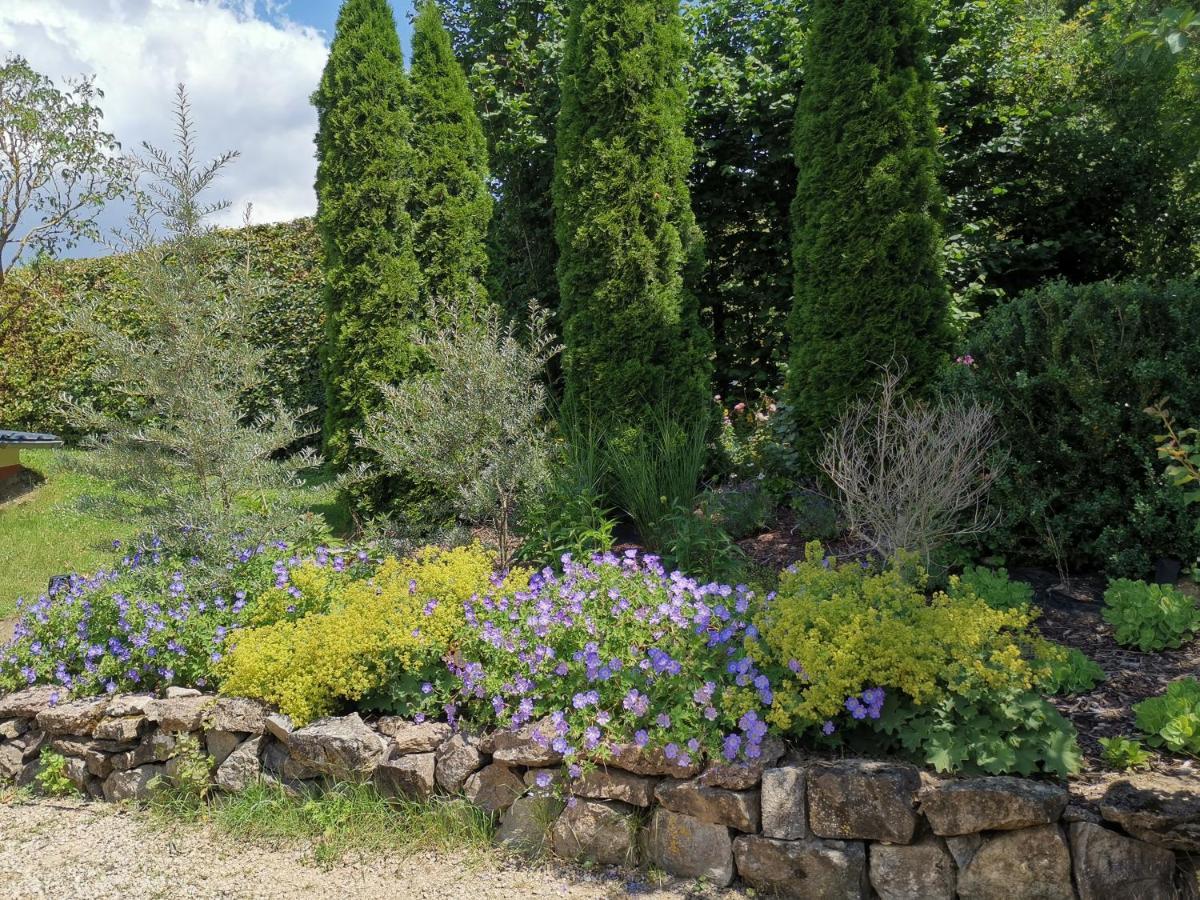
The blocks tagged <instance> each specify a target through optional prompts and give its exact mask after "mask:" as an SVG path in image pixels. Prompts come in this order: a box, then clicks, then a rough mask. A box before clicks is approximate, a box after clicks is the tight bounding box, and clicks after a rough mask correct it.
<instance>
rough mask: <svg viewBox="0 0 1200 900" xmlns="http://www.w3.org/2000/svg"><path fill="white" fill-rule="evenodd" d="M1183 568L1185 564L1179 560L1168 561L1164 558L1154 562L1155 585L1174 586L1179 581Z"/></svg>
mask: <svg viewBox="0 0 1200 900" xmlns="http://www.w3.org/2000/svg"><path fill="white" fill-rule="evenodd" d="M1182 568H1183V563H1181V562H1180V561H1179V560H1177V559H1168V558H1167V557H1165V556H1164V557H1162V558H1160V559H1156V560H1155V561H1154V583H1155V584H1174V583H1175V582H1177V581H1178V580H1179V570H1180V569H1182Z"/></svg>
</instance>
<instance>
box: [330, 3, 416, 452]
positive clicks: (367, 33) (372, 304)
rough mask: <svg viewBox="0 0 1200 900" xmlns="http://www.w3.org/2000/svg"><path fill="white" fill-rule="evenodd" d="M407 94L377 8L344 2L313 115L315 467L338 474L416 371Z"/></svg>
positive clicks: (393, 43)
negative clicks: (321, 342)
mask: <svg viewBox="0 0 1200 900" xmlns="http://www.w3.org/2000/svg"><path fill="white" fill-rule="evenodd" d="M407 92H408V84H407V78H406V77H405V74H404V60H403V56H402V55H401V51H400V37H399V35H398V34H397V32H396V23H395V20H394V19H393V17H392V11H391V8H390V7H389V6H388V2H387V0H345V3H343V5H342V9H341V12H340V13H339V15H338V20H337V29H336V32H335V34H334V38H333V44H332V46H331V47H330V50H329V61H328V62H327V63H326V64H325V71H324V73H323V74H322V76H321V84H320V86H319V87H318V88H317V90H316V92H315V93H314V94H313V98H312V102H313V105H314V106H316V108H317V121H318V130H317V138H316V143H317V183H316V188H317V229H318V231H319V232H320V235H321V242H322V247H323V251H324V269H325V307H326V320H327V326H326V327H327V332H326V348H325V359H324V373H325V384H326V395H327V400H328V407H327V410H326V416H325V430H324V442H325V452H326V454H327V456H328V457H329V458H330V460H332V461H333V462H334V463H335V464H336V465H338V466H345V465H346V464H347V463H349V462H351V461H353V460H354V459H355V458H356V457H357V456H358V454H356V453H355V452H354V449H353V442H352V436H351V432H352V430H353V429H357V428H360V427H361V426H362V424H363V421H364V418H365V417H366V415H367V413H369V412H370V411H371V410H373V409H375V408H376V407H377V405H378V403H379V399H380V398H379V391H378V388H377V384H378V383H379V382H392V383H395V382H398V381H401V380H403V378H404V376H405V375H406V374H407V373H408V372H409V371H410V370H411V369H412V367H413V366H414V364H415V363H416V361H417V359H418V354H417V352H416V348H415V347H414V345H413V342H412V334H413V329H414V327H415V325H416V324H417V322H418V321H419V306H418V304H419V299H418V269H417V262H416V257H415V256H414V254H413V226H412V219H411V217H410V215H409V213H408V209H407V202H408V200H409V187H410V179H411V149H410V147H409V144H408V141H409V135H410V121H409V115H408V112H407V109H406V102H407Z"/></svg>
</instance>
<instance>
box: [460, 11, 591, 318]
mask: <svg viewBox="0 0 1200 900" xmlns="http://www.w3.org/2000/svg"><path fill="white" fill-rule="evenodd" d="M445 9H446V20H447V24H448V26H449V28H450V31H451V34H452V36H453V39H454V48H455V50H456V51H457V53H458V58H459V59H460V60H461V61H462V63H463V67H464V68H465V69H466V70H467V76H468V80H469V82H470V85H471V91H472V93H473V94H474V96H475V100H476V104H477V107H478V110H479V116H480V118H481V120H482V122H483V129H484V132H485V133H486V135H487V142H488V155H489V157H490V160H491V170H492V176H493V179H494V184H493V188H494V190H495V192H496V208H495V212H494V215H493V216H492V220H491V227H490V228H489V230H488V257H489V264H488V289H489V293H490V294H491V297H492V299H493V301H494V302H496V303H500V304H502V305H503V307H504V311H505V313H506V314H507V315H508V316H509V317H511V318H514V319H518V320H519V319H522V318H523V317H524V316H525V314H526V313H527V312H528V311H529V306H530V304H531V303H537V304H538V305H539V306H541V307H543V308H545V309H549V310H554V311H557V310H558V305H559V304H558V281H557V278H556V276H555V265H556V263H557V261H558V247H557V245H556V243H555V240H554V225H553V222H552V215H553V209H552V203H551V198H550V193H551V192H550V186H551V183H552V181H553V179H554V157H555V149H556V148H555V136H554V133H555V122H556V121H557V119H558V107H559V85H558V69H559V64H560V63H561V61H562V53H563V38H564V35H565V33H566V29H567V10H566V4H565V3H563V2H559V0H447V2H446V3H445Z"/></svg>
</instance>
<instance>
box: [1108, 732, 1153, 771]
mask: <svg viewBox="0 0 1200 900" xmlns="http://www.w3.org/2000/svg"><path fill="white" fill-rule="evenodd" d="M1100 746H1101V747H1103V748H1104V761H1105V762H1106V763H1107V764H1108V765H1110V766H1112V767H1113V768H1114V769H1120V770H1121V771H1122V772H1128V771H1130V770H1132V769H1145V768H1149V766H1150V760H1151V758H1152V754H1151V753H1150V751H1149V750H1147V749H1146V748H1145V747H1143V746H1142V742H1141V741H1138V740H1130V739H1129V738H1123V737H1112V738H1100Z"/></svg>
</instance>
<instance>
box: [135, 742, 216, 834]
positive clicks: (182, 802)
mask: <svg viewBox="0 0 1200 900" xmlns="http://www.w3.org/2000/svg"><path fill="white" fill-rule="evenodd" d="M171 737H172V739H173V740H174V741H175V750H174V754H173V756H172V763H171V775H170V777H167V776H164V775H159V776H157V777H156V778H155V779H154V780H153V781H151V783H150V788H151V790H152V791H153V793H152V794H151V795H150V803H151V808H152V809H154V810H156V811H158V812H163V813H171V814H174V815H179V816H189V815H192V816H194V815H195V814H196V813H198V812H199V811H200V809H201V808H202V807H203V806H204V803H205V801H206V800H207V799H208V798H209V795H210V794H211V793H212V791H213V781H212V776H213V759H212V757H211V756H209V755H208V754H207V753H205V752H204V750H203V749H202V748H201V746H200V739H199V738H198V737H197V736H196V735H194V734H191V733H186V732H177V733H175V734H173V735H172V736H171Z"/></svg>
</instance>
